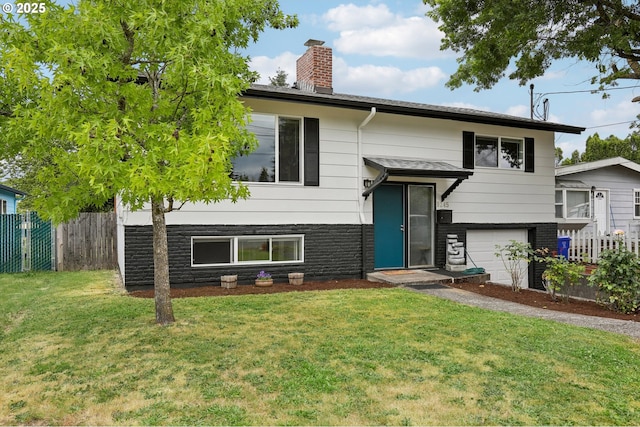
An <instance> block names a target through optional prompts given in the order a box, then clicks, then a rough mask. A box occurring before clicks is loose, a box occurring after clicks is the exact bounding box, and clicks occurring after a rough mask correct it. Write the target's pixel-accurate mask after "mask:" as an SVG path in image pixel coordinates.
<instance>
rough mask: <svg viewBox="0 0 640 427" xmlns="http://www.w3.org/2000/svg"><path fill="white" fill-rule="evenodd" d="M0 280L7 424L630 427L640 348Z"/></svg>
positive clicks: (309, 302) (413, 317)
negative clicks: (160, 306) (167, 313)
mask: <svg viewBox="0 0 640 427" xmlns="http://www.w3.org/2000/svg"><path fill="white" fill-rule="evenodd" d="M113 277H114V273H113V272H110V271H109V272H75V273H38V274H17V275H0V295H1V296H0V372H2V375H0V424H67V425H68V424H83V425H87V424H92V425H105V424H109V425H166V424H171V425H221V424H224V425H265V424H268V425H347V424H348V425H363V424H366V425H372V424H376V425H382V424H385V425H429V424H431V425H434V424H437V425H452V424H455V425H469V424H473V425H478V424H493V425H495V424H512V425H522V424H526V425H532V424H563V425H566V424H580V425H594V424H597V425H605V424H606V425H611V424H616V425H633V424H637V423H638V420H640V391H639V390H640V389H639V386H638V384H640V344H639V343H638V342H635V341H633V340H632V339H629V338H626V337H623V336H619V335H614V334H609V333H605V332H600V331H595V330H590V329H582V328H577V327H572V326H568V325H564V324H559V323H553V322H548V321H543V320H536V319H530V318H524V317H517V316H512V315H509V314H505V313H494V312H488V311H484V310H480V309H477V308H473V307H467V306H462V305H457V304H455V303H452V302H449V301H445V300H439V299H436V298H433V297H430V296H427V295H422V294H419V293H414V292H410V291H407V290H403V289H375V290H336V291H323V292H291V293H284V294H270V295H248V296H237V297H235V296H231V297H217V298H187V299H176V300H174V310H175V314H176V318H177V322H176V323H175V324H174V325H172V326H169V327H164V328H163V327H159V326H156V325H155V323H154V319H155V317H154V306H153V300H144V299H135V298H131V297H128V296H126V295H123V294H122V293H121V292H118V291H117V290H116V288H115V285H114V281H113Z"/></svg>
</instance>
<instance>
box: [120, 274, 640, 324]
mask: <svg viewBox="0 0 640 427" xmlns="http://www.w3.org/2000/svg"><path fill="white" fill-rule="evenodd" d="M453 286H454V287H456V288H458V289H464V290H467V291H470V292H475V293H477V294H481V295H486V296H489V297H493V298H498V299H502V300H505V301H512V302H516V303H519V304H524V305H528V306H531V307H537V308H542V309H545V310H556V311H562V312H565V313H575V314H585V315H588V316H598V317H607V318H611V319H621V320H632V321H634V322H638V321H640V316H639V315H638V314H620V313H616V312H613V311H611V310H609V309H608V308H606V307H604V306H602V305H599V304H597V303H595V302H593V301H583V300H576V299H571V300H569V302H568V303H567V302H564V301H555V302H554V301H552V300H551V297H550V296H549V295H548V294H546V293H544V292H539V291H534V290H528V289H523V290H521V291H520V292H513V291H512V290H511V288H510V287H508V286H503V285H495V284H490V283H485V284H481V285H478V284H472V283H457V284H455V285H453ZM392 287H394V285H390V284H386V283H378V282H369V281H367V280H362V279H344V280H328V281H321V282H304V284H303V285H290V284H288V283H274V284H273V286H271V287H267V288H264V287H257V286H254V285H238V286H237V287H236V288H233V289H226V288H223V287H222V286H220V285H215V286H199V287H194V288H172V289H171V297H172V298H189V297H215V296H228V295H248V294H273V293H278V292H306V291H324V290H332V289H372V288H392ZM130 295H131V296H132V297H136V298H153V290H152V289H150V290H144V291H133V292H130Z"/></svg>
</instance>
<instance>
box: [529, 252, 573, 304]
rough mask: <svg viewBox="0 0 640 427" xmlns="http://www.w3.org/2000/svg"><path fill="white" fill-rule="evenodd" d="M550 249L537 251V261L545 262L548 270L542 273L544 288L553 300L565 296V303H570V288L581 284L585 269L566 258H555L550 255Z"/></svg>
mask: <svg viewBox="0 0 640 427" xmlns="http://www.w3.org/2000/svg"><path fill="white" fill-rule="evenodd" d="M548 253H549V250H548V249H542V250H539V251H536V260H537V261H539V262H544V263H546V265H547V268H546V269H545V270H544V272H543V273H542V279H543V280H544V282H543V284H544V288H545V289H546V290H547V292H548V293H549V295H551V299H552V300H554V301H555V300H556V294H557V293H559V294H561V295H563V299H564V300H565V301H567V302H568V301H569V292H568V287H570V286H574V285H576V284H578V283H579V282H580V279H581V278H582V274H583V273H584V270H585V267H584V265H582V264H576V263H573V262H570V261H569V260H567V259H566V258H565V257H563V256H560V257H554V256H549V255H548Z"/></svg>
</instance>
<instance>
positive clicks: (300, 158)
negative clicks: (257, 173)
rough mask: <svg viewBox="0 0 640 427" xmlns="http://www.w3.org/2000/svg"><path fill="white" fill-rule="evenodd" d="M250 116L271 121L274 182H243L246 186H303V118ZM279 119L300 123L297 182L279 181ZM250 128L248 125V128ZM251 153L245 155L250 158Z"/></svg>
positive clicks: (254, 114)
mask: <svg viewBox="0 0 640 427" xmlns="http://www.w3.org/2000/svg"><path fill="white" fill-rule="evenodd" d="M252 116H268V117H271V118H272V119H273V125H274V127H275V134H274V138H275V143H274V146H275V153H274V155H275V172H274V173H275V181H270V182H261V181H243V182H244V183H246V184H251V185H253V184H258V185H267V184H271V185H273V184H279V185H303V184H304V142H305V141H304V117H303V116H295V115H288V114H271V113H260V112H255V111H254V112H253V113H252ZM280 118H284V119H294V120H298V122H299V123H300V127H299V135H298V140H299V141H300V146H299V147H298V151H299V153H298V181H280V126H279V122H280ZM250 126H251V123H249V125H248V127H250ZM251 154H252V153H249V154H247V156H251Z"/></svg>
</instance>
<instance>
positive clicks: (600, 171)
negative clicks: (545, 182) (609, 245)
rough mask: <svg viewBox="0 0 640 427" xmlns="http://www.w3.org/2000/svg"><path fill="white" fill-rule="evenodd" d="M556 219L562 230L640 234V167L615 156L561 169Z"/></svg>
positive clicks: (558, 169)
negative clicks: (638, 232) (637, 232)
mask: <svg viewBox="0 0 640 427" xmlns="http://www.w3.org/2000/svg"><path fill="white" fill-rule="evenodd" d="M556 218H557V220H558V228H559V229H562V230H577V229H583V230H585V231H596V232H597V233H598V234H601V235H602V234H610V233H611V232H613V231H614V230H616V229H621V230H624V231H640V165H639V164H637V163H635V162H632V161H630V160H627V159H625V158H622V157H614V158H612V159H605V160H597V161H594V162H585V163H578V164H575V165H570V166H560V167H558V168H557V169H556Z"/></svg>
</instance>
